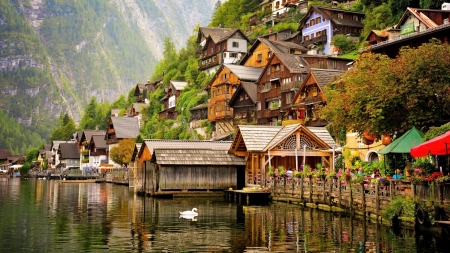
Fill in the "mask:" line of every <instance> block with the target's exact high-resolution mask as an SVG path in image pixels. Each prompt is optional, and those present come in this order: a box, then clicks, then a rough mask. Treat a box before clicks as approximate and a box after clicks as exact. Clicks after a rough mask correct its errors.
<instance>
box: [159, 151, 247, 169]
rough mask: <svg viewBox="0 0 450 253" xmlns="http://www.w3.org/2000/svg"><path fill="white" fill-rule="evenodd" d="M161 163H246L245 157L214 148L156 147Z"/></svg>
mask: <svg viewBox="0 0 450 253" xmlns="http://www.w3.org/2000/svg"><path fill="white" fill-rule="evenodd" d="M155 157H156V162H157V163H158V164H160V165H215V166H217V165H227V166H229V165H245V158H244V157H238V156H236V155H233V154H228V150H214V149H155Z"/></svg>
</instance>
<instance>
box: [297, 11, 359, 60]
mask: <svg viewBox="0 0 450 253" xmlns="http://www.w3.org/2000/svg"><path fill="white" fill-rule="evenodd" d="M364 16H365V15H364V13H360V12H353V11H348V10H342V9H337V8H329V7H324V6H311V8H310V9H309V10H308V12H307V13H306V15H305V16H304V17H303V18H302V19H301V20H300V25H299V27H298V31H301V32H302V35H303V42H302V45H303V46H305V47H307V48H309V49H310V50H311V51H310V53H317V48H318V46H319V45H320V46H321V47H323V49H321V51H323V53H324V54H333V53H337V50H335V49H334V47H332V45H331V39H332V38H333V36H335V35H337V34H344V35H347V36H348V37H351V38H354V40H355V41H357V40H358V37H359V36H360V35H361V33H362V31H363V27H364V25H363V23H362V20H363V19H364Z"/></svg>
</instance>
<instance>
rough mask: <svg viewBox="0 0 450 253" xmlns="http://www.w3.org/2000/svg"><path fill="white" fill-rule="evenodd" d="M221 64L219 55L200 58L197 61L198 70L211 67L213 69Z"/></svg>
mask: <svg viewBox="0 0 450 253" xmlns="http://www.w3.org/2000/svg"><path fill="white" fill-rule="evenodd" d="M220 64H222V57H221V53H219V54H214V55H210V56H209V57H204V58H201V59H200V60H199V61H198V69H199V70H205V69H209V68H212V67H215V66H217V65H220Z"/></svg>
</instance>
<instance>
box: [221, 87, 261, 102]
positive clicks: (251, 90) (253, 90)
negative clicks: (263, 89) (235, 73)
mask: <svg viewBox="0 0 450 253" xmlns="http://www.w3.org/2000/svg"><path fill="white" fill-rule="evenodd" d="M241 89H243V90H244V91H245V93H246V94H247V95H248V96H249V98H250V100H251V101H252V102H253V103H256V101H257V100H258V97H257V96H258V93H257V90H258V85H257V84H256V83H250V82H241V84H240V85H239V86H238V87H237V89H236V91H235V92H234V93H233V95H232V96H231V98H230V101H229V102H228V104H229V105H230V106H231V105H232V104H233V103H234V101H235V100H236V99H237V96H239V95H238V94H239V93H240V90H241Z"/></svg>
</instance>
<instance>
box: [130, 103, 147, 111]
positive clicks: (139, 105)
mask: <svg viewBox="0 0 450 253" xmlns="http://www.w3.org/2000/svg"><path fill="white" fill-rule="evenodd" d="M148 106H149V104H144V103H133V108H134V111H135V112H142V110H144V108H147V107H148Z"/></svg>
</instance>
